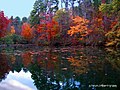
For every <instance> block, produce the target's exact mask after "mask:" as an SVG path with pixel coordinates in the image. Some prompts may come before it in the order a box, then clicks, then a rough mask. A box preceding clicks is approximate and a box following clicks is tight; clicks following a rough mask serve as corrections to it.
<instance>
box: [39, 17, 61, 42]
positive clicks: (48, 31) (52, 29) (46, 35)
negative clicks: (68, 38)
mask: <svg viewBox="0 0 120 90" xmlns="http://www.w3.org/2000/svg"><path fill="white" fill-rule="evenodd" d="M37 32H38V33H39V39H40V40H41V39H43V40H47V41H48V42H49V44H51V43H52V41H53V39H54V37H55V36H56V35H57V34H58V33H59V25H58V23H57V22H56V21H54V20H53V19H52V20H51V21H48V22H47V23H46V21H45V22H43V23H42V24H40V25H38V28H37Z"/></svg>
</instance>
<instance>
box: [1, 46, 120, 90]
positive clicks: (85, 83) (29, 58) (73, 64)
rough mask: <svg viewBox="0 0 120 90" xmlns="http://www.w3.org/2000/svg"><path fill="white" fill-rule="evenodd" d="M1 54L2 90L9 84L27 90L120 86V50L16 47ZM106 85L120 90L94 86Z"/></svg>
mask: <svg viewBox="0 0 120 90" xmlns="http://www.w3.org/2000/svg"><path fill="white" fill-rule="evenodd" d="M0 52H1V53H0V71H1V72H0V81H1V83H0V90H2V89H3V88H5V87H7V86H6V85H9V87H10V83H9V82H13V83H16V84H19V85H21V86H19V88H21V87H24V88H26V89H25V90H117V89H118V87H119V85H120V77H119V76H120V52H119V49H117V50H113V49H103V48H97V47H79V48H78V47H77V48H71V47H67V48H48V47H46V48H39V47H34V48H31V47H30V48H28V47H27V48H25V47H23V48H14V47H12V48H1V50H0ZM21 72H22V73H21ZM23 72H24V73H23ZM28 73H29V74H28ZM27 75H29V76H27ZM27 77H29V78H27ZM14 78H16V79H14ZM21 78H22V79H21ZM26 78H27V80H26ZM10 79H11V80H13V81H9V80H10ZM27 82H31V84H27ZM33 84H34V85H35V87H36V88H35V87H33ZM102 84H103V85H116V86H117V88H115V87H114V88H110V87H109V86H106V87H104V88H103V87H99V88H98V87H92V86H90V85H102ZM26 85H27V86H26ZM2 86H4V87H2ZM14 86H16V85H14ZM10 88H12V87H10ZM14 88H15V87H14ZM24 88H23V89H21V90H24ZM3 90H4V89H3ZM6 90H10V89H8V88H6ZM12 90H14V89H12ZM15 90H19V89H17V88H16V89H15Z"/></svg>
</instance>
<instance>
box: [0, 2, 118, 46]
mask: <svg viewBox="0 0 120 90" xmlns="http://www.w3.org/2000/svg"><path fill="white" fill-rule="evenodd" d="M60 7H61V8H60ZM14 44H17V45H19V44H34V45H38V46H79V45H83V46H105V47H113V46H114V47H119V46H120V0H36V1H35V3H34V5H33V10H31V12H30V15H29V17H23V18H22V19H21V18H20V17H19V16H17V17H15V18H14V17H13V16H11V18H7V16H6V15H4V11H0V45H7V46H9V45H14Z"/></svg>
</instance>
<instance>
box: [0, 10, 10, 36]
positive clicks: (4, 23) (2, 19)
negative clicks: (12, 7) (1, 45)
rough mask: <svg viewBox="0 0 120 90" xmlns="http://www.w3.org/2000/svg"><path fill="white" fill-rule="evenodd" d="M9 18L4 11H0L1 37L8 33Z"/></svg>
mask: <svg viewBox="0 0 120 90" xmlns="http://www.w3.org/2000/svg"><path fill="white" fill-rule="evenodd" d="M8 24H9V19H8V18H7V17H5V15H4V12H3V11H0V38H1V37H4V36H5V35H6V31H7V27H8Z"/></svg>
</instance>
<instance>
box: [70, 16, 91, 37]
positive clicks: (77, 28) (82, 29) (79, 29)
mask: <svg viewBox="0 0 120 90" xmlns="http://www.w3.org/2000/svg"><path fill="white" fill-rule="evenodd" d="M88 23H89V20H87V19H85V18H82V17H79V16H76V17H75V18H74V19H73V25H72V26H71V27H70V28H71V29H70V30H69V31H68V34H69V35H70V36H72V35H74V34H77V33H79V34H80V35H81V36H82V37H84V36H86V35H88V34H89V32H91V30H88V28H87V24H88Z"/></svg>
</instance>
